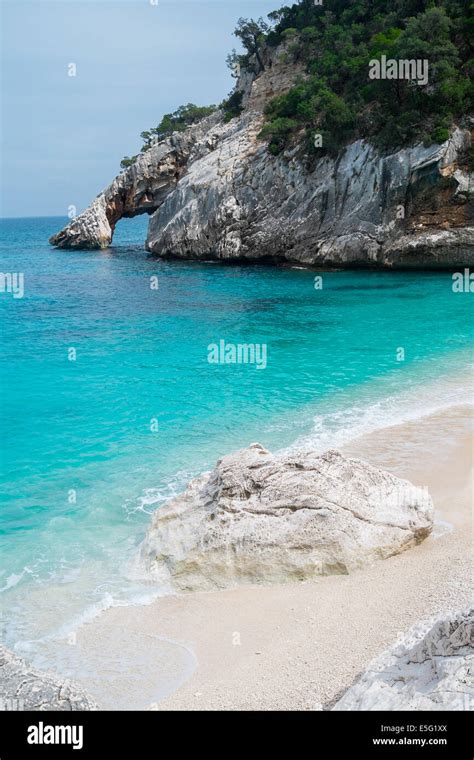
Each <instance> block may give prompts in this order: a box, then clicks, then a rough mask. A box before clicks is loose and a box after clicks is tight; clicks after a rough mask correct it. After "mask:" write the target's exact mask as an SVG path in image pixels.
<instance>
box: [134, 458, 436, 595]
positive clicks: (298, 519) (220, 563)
mask: <svg viewBox="0 0 474 760" xmlns="http://www.w3.org/2000/svg"><path fill="white" fill-rule="evenodd" d="M432 526H433V505H432V501H431V498H430V497H429V495H428V494H427V493H426V492H425V491H423V490H421V489H418V488H415V487H414V486H413V485H411V484H410V483H409V482H408V481H405V480H400V479H399V478H396V477H394V476H393V475H391V474H390V473H388V472H384V471H383V470H380V469H377V468H375V467H372V466H371V465H369V464H366V463H364V462H362V461H360V460H358V459H346V458H344V457H343V456H342V455H341V454H340V453H338V452H337V451H328V452H326V453H325V454H323V455H322V456H318V455H316V454H314V453H301V454H295V455H290V456H289V455H286V456H274V455H272V454H271V453H270V452H268V451H267V450H266V449H264V448H263V446H261V445H260V444H258V443H255V444H252V445H251V446H250V447H249V448H247V449H243V450H241V451H237V452H236V453H234V454H230V455H229V456H225V457H224V458H223V459H221V460H219V462H218V463H217V465H216V468H215V469H214V470H213V471H212V472H210V473H206V474H204V475H201V476H200V477H198V478H195V479H194V480H192V481H191V482H190V483H189V485H188V487H187V489H186V491H185V492H184V493H183V494H181V495H180V496H177V497H175V498H174V499H172V500H171V501H169V502H168V503H167V504H165V505H164V506H163V507H161V508H159V509H158V510H157V511H156V513H155V515H154V517H153V521H152V525H151V527H150V529H149V531H148V534H147V536H146V538H145V540H144V542H143V544H142V547H141V561H142V563H143V564H144V565H145V567H146V570H147V572H148V573H149V574H151V575H152V576H153V577H154V578H155V579H156V580H158V581H160V582H162V583H170V584H171V585H172V586H173V587H174V588H176V589H182V590H193V589H216V588H224V587H226V586H232V585H236V584H241V583H272V582H273V583H277V582H283V581H291V580H304V579H308V578H314V577H315V576H318V575H327V574H332V573H348V572H350V571H352V570H354V569H355V568H357V567H360V566H362V565H364V564H366V563H368V562H372V561H373V560H378V559H384V558H386V557H390V556H391V555H393V554H397V553H399V552H401V551H404V550H405V549H408V548H409V547H412V546H415V545H416V544H418V543H420V542H421V541H423V539H425V538H426V537H427V536H428V535H429V533H430V531H431V529H432Z"/></svg>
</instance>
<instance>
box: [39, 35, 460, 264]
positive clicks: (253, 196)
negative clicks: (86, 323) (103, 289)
mask: <svg viewBox="0 0 474 760" xmlns="http://www.w3.org/2000/svg"><path fill="white" fill-rule="evenodd" d="M281 52H282V51H281V50H279V49H277V50H274V51H272V52H270V51H266V53H265V55H266V58H265V64H266V65H265V70H264V71H262V72H261V73H260V74H254V73H251V72H249V71H243V72H242V74H241V76H240V79H239V81H238V82H237V89H239V90H241V91H242V92H243V101H242V102H243V111H242V113H241V115H240V116H239V117H235V118H233V119H232V120H231V121H229V122H226V120H225V118H224V114H223V113H222V111H217V112H215V113H214V114H213V115H212V116H210V117H207V118H205V119H203V120H202V121H201V122H199V123H198V124H195V125H193V126H191V127H189V128H188V129H187V130H186V131H185V132H176V133H174V134H173V135H171V136H170V137H169V138H167V139H166V140H163V141H161V142H158V143H156V144H154V145H153V146H152V147H151V148H150V149H149V150H147V151H146V152H145V153H142V154H141V155H140V156H139V157H138V159H137V160H136V162H135V163H134V164H133V165H132V166H131V167H129V168H128V169H127V170H126V171H123V172H122V173H121V174H120V175H119V176H118V177H117V178H116V179H115V180H114V181H113V182H112V184H111V185H110V186H109V187H108V188H107V189H106V190H104V191H103V192H102V193H100V195H99V196H98V197H97V198H96V199H95V200H94V201H93V203H92V204H91V206H89V208H88V209H87V210H86V211H85V212H84V213H82V214H81V215H80V216H78V217H76V218H75V219H74V220H73V221H72V222H71V223H70V224H69V225H68V226H67V227H66V228H65V229H64V230H62V231H61V232H59V233H58V234H56V235H54V236H53V237H52V238H51V240H50V242H51V243H52V244H53V245H55V246H58V247H59V248H77V249H83V248H85V249H87V248H104V247H107V246H108V245H110V243H111V241H112V237H113V232H114V227H115V224H116V223H117V221H118V220H119V219H121V218H122V217H132V216H135V215H137V214H142V213H147V214H150V215H151V218H150V223H149V230H148V237H147V241H146V248H147V250H148V251H151V252H152V253H153V254H155V255H157V256H161V257H175V258H193V259H220V260H233V261H239V260H240V261H258V260H267V261H288V262H299V263H303V264H307V265H315V266H331V265H335V266H341V265H342V266H373V267H377V266H383V267H417V266H420V267H436V268H442V267H460V266H469V265H471V264H473V265H474V174H472V172H470V169H469V162H468V150H469V148H470V145H471V139H472V134H471V127H472V120H469V119H467V120H466V122H465V123H463V124H462V125H460V126H458V127H455V128H453V131H452V134H451V137H450V139H449V140H447V141H446V142H445V143H443V144H441V145H433V146H431V147H423V145H421V144H420V145H414V146H412V147H409V148H406V149H403V150H399V151H396V152H394V153H392V154H390V155H387V154H382V153H381V152H379V151H377V150H376V149H375V148H374V147H373V146H371V145H370V144H369V143H367V142H365V141H363V140H358V141H356V142H353V143H351V144H349V145H347V146H346V147H345V148H344V149H343V150H342V151H341V152H340V153H339V154H338V155H337V156H335V157H329V156H324V157H322V158H320V159H319V160H316V161H315V162H313V164H312V165H311V167H309V166H308V162H307V161H306V160H305V157H304V156H302V154H301V150H298V149H294V150H291V151H286V152H285V153H283V154H282V155H279V156H274V155H272V154H271V153H270V152H269V151H268V147H267V145H266V143H265V141H262V140H260V139H258V137H257V135H258V133H259V131H260V129H261V126H262V123H263V109H264V107H265V104H266V103H267V102H268V101H269V99H270V98H272V97H274V96H275V95H276V94H278V93H282V92H285V91H286V90H288V89H289V87H290V86H291V84H292V82H293V81H294V78H295V76H296V75H297V74H300V75H302V72H301V71H298V69H297V66H295V64H288V63H287V62H286V60H287V59H286V58H285V56H282V54H281Z"/></svg>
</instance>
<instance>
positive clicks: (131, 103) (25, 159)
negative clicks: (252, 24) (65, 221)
mask: <svg viewBox="0 0 474 760" xmlns="http://www.w3.org/2000/svg"><path fill="white" fill-rule="evenodd" d="M0 4H1V15H2V40H1V42H2V56H1V76H2V104H1V127H2V130H1V143H0V154H1V155H0V157H1V163H2V173H1V201H0V216H2V217H16V216H65V215H66V214H67V213H68V208H69V207H70V206H71V205H74V206H76V209H77V213H80V212H81V211H82V210H83V209H84V208H86V207H87V206H88V205H89V203H90V202H91V200H92V199H93V198H94V197H95V196H96V195H97V194H98V193H99V192H100V191H101V190H102V189H104V188H105V187H106V186H107V185H108V184H109V183H110V182H111V181H112V179H113V178H114V177H115V176H116V174H117V173H118V172H119V171H120V160H121V159H122V158H123V156H125V155H133V154H134V153H137V152H138V150H139V149H140V147H141V144H142V141H141V139H140V132H142V131H143V130H145V129H148V128H149V127H151V126H156V125H157V124H158V123H159V121H160V120H161V117H162V116H163V114H164V113H169V112H170V111H174V110H175V109H176V108H178V107H179V106H180V105H183V104H185V103H189V102H192V103H196V104H197V105H209V104H211V103H216V104H217V103H220V102H221V101H222V100H223V99H224V98H225V97H226V96H227V95H228V93H229V92H230V90H231V89H232V86H233V83H234V80H233V79H232V77H231V74H230V71H229V70H228V68H227V66H226V64H225V59H226V55H227V53H229V52H230V51H231V50H232V48H233V47H235V48H236V49H237V50H240V46H239V41H238V40H237V39H236V38H235V37H234V36H233V34H232V32H233V29H234V28H235V25H236V22H237V19H238V18H239V16H243V17H245V18H247V17H254V18H257V17H258V16H266V14H267V13H269V12H270V11H272V10H275V8H278V7H280V6H281V5H283V4H284V3H283V2H279V0H0ZM70 64H75V68H76V75H75V76H69V72H72V71H73V68H72V67H71V66H70Z"/></svg>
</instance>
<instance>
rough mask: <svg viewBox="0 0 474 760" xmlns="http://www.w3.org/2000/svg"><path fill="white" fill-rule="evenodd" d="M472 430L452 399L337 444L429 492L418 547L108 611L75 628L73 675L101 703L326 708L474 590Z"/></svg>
mask: <svg viewBox="0 0 474 760" xmlns="http://www.w3.org/2000/svg"><path fill="white" fill-rule="evenodd" d="M472 429H473V417H472V408H470V407H468V406H458V407H455V408H451V409H449V410H447V411H444V412H442V413H439V414H434V415H431V416H429V417H424V418H421V419H419V420H416V421H413V422H410V423H406V424H403V425H400V426H396V427H391V428H385V429H383V430H380V431H377V432H375V433H371V434H369V435H366V436H363V437H362V438H359V439H357V440H355V441H353V442H351V443H350V445H347V446H345V447H344V449H343V453H344V454H346V455H348V456H357V457H360V458H361V459H365V460H366V461H368V462H370V463H372V464H375V465H378V466H380V467H384V468H386V469H388V470H390V471H391V472H393V473H394V474H396V475H398V476H400V477H404V478H408V479H409V480H411V481H412V482H413V483H415V484H416V485H418V486H422V487H427V488H428V489H429V492H430V493H431V495H432V497H433V500H434V503H435V510H436V515H435V520H436V525H435V529H434V531H433V534H432V535H431V536H430V537H429V538H428V539H427V540H426V541H424V542H423V544H421V545H420V546H418V547H416V548H415V549H410V550H408V551H406V552H404V553H403V554H400V555H397V556H395V557H391V558H390V559H387V560H383V561H379V562H376V563H374V564H373V565H372V566H370V567H367V568H365V569H362V570H359V571H357V572H355V573H353V574H351V575H345V576H330V577H321V578H320V579H319V580H317V581H311V582H306V583H296V584H295V583H291V584H285V585H279V586H266V587H265V586H251V587H239V588H235V589H229V590H226V591H219V592H211V593H192V594H185V595H184V594H183V595H179V596H168V597H163V598H160V599H158V600H157V601H155V602H153V603H152V604H150V605H147V606H140V607H123V608H114V609H110V610H108V611H106V612H105V613H103V614H102V615H101V616H100V617H99V618H97V619H96V620H94V621H92V622H90V623H88V624H86V625H84V626H83V627H82V628H81V629H80V630H79V631H78V634H77V645H78V650H77V651H80V652H81V653H82V656H83V658H84V660H83V661H85V662H87V660H88V659H89V655H90V653H91V652H94V658H93V660H94V671H95V672H94V674H93V677H85V678H81V679H79V680H80V682H81V683H82V684H83V685H84V686H85V687H86V688H88V689H89V691H90V692H91V694H92V695H93V696H94V697H95V698H96V699H97V700H98V702H99V704H101V705H102V706H103V707H108V708H110V707H112V706H113V704H111V703H114V701H115V704H116V707H118V708H119V709H120V707H122V706H123V705H124V704H128V706H129V708H132V709H145V708H146V707H148V708H150V706H151V709H158V710H168V709H178V710H193V709H217V710H220V709H226V710H229V709H244V710H261V709H277V710H287V709H298V710H314V709H329V708H330V707H331V706H332V704H334V702H335V701H336V700H337V699H338V697H339V696H341V695H342V693H344V691H345V690H346V689H347V688H348V687H349V686H350V685H351V683H352V682H353V681H354V679H355V678H357V676H358V674H359V673H360V672H361V671H363V670H364V669H365V668H366V666H367V665H368V663H369V662H370V660H371V659H372V658H373V657H374V656H376V655H377V654H379V653H380V652H381V651H382V650H383V649H385V648H386V647H388V646H390V645H391V644H392V643H393V642H394V641H395V640H396V638H397V635H398V634H399V633H402V632H405V631H406V630H407V629H408V628H409V627H410V626H412V625H413V624H415V623H417V622H419V621H421V620H424V619H427V618H431V617H432V616H436V615H439V614H442V613H445V612H448V611H453V610H456V609H459V608H462V607H464V606H466V605H467V604H468V603H469V602H470V600H471V599H472V514H471V512H472V494H473V454H472ZM160 641H161V642H164V644H166V648H167V649H166V651H167V654H166V655H164V649H163V647H160ZM114 694H115V695H120V698H118V697H114Z"/></svg>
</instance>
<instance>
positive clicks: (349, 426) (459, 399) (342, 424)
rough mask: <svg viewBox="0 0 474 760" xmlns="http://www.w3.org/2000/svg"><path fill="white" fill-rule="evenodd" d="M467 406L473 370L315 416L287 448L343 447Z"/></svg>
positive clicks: (472, 403) (473, 402) (471, 402)
mask: <svg viewBox="0 0 474 760" xmlns="http://www.w3.org/2000/svg"><path fill="white" fill-rule="evenodd" d="M464 405H466V406H469V407H473V406H474V397H473V375H472V372H471V370H468V371H464V372H462V373H460V374H458V375H455V376H446V377H443V378H441V379H438V380H436V381H434V380H432V381H430V382H429V383H427V384H416V385H411V386H409V387H408V388H407V389H406V390H404V391H401V392H399V393H395V394H392V395H389V396H387V397H385V398H381V399H379V400H377V401H375V402H373V403H370V402H369V403H367V404H363V403H355V404H353V405H349V406H348V407H347V408H339V409H337V410H335V411H330V412H327V413H326V414H319V415H316V416H315V417H314V420H313V430H312V431H311V432H310V433H309V434H306V435H304V436H300V437H299V438H298V439H297V440H296V441H295V442H294V443H293V444H292V445H290V446H288V447H285V451H286V452H294V451H301V450H309V449H310V450H313V451H318V452H323V451H326V450H327V449H328V448H340V447H342V446H344V445H345V444H347V443H349V442H350V441H353V440H355V439H356V438H359V437H360V436H362V435H365V434H367V433H372V432H375V431H376V430H382V429H384V428H387V427H392V426H395V425H401V424H404V423H407V422H411V421H413V420H416V419H420V418H422V417H427V416H429V415H432V414H436V413H439V412H442V411H446V410H448V409H450V408H454V407H459V406H464Z"/></svg>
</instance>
